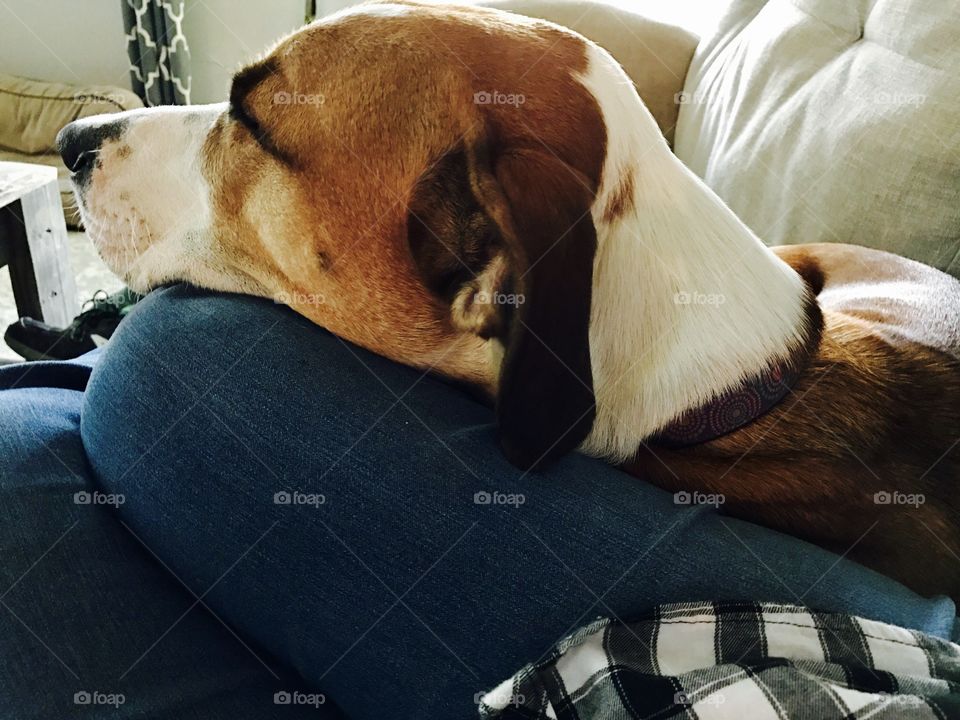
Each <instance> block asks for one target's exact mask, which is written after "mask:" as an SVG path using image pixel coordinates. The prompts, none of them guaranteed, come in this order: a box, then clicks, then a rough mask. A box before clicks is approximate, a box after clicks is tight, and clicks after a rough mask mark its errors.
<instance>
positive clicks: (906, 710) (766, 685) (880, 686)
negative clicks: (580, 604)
mask: <svg viewBox="0 0 960 720" xmlns="http://www.w3.org/2000/svg"><path fill="white" fill-rule="evenodd" d="M479 702H480V716H481V718H484V719H485V720H493V719H494V718H496V720H533V719H536V720H545V719H546V718H555V719H556V720H640V719H646V720H662V719H665V718H687V719H689V720H721V719H722V720H829V719H830V718H844V719H846V720H867V718H870V719H871V720H894V719H896V720H903V719H906V720H914V719H915V718H916V719H918V720H919V719H921V718H922V719H923V720H936V719H939V720H945V719H947V718H960V646H958V645H954V644H952V643H949V642H946V641H944V640H940V639H937V638H933V637H930V636H928V635H924V634H923V633H920V632H916V631H913V630H906V629H904V628H900V627H895V626H893V625H886V624H884V623H881V622H875V621H872V620H864V619H862V618H858V617H852V616H849V615H839V614H833V613H821V612H816V611H813V610H810V609H809V608H805V607H799V606H795V605H772V604H761V603H699V604H681V605H664V606H661V607H659V608H657V609H656V610H655V611H654V612H652V613H651V614H649V615H647V616H645V617H641V618H639V619H636V620H633V621H631V622H619V621H616V620H610V619H601V620H597V621H596V622H594V623H592V624H591V625H589V626H587V627H584V628H582V629H580V630H578V631H577V632H575V633H573V634H572V635H570V636H569V637H567V638H566V639H564V640H562V641H561V642H560V643H559V644H558V645H557V646H556V648H555V649H554V650H553V652H552V653H551V655H550V657H548V658H546V659H545V660H543V661H541V662H538V663H536V664H535V665H529V666H527V667H525V668H524V669H523V670H521V671H520V672H519V673H517V675H515V676H514V677H512V678H510V679H509V680H507V681H506V682H504V683H502V684H501V685H500V686H499V687H497V688H496V689H494V690H491V691H490V692H489V693H486V694H485V695H482V696H481V697H480V698H479Z"/></svg>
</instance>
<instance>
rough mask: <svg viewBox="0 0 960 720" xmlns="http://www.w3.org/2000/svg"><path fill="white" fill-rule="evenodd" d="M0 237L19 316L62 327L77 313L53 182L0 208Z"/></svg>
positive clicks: (58, 199)
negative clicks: (0, 235)
mask: <svg viewBox="0 0 960 720" xmlns="http://www.w3.org/2000/svg"><path fill="white" fill-rule="evenodd" d="M0 234H2V235H3V240H4V245H5V246H6V247H5V250H6V252H5V253H4V254H5V256H6V257H5V259H6V261H7V262H8V263H9V266H10V283H11V285H13V297H14V299H15V300H16V302H17V312H18V313H19V314H20V316H21V317H22V316H25V315H26V316H29V317H32V318H34V319H36V320H42V321H43V322H46V323H49V324H50V325H54V326H56V327H66V326H67V325H69V324H70V321H71V320H72V319H73V317H74V316H75V315H76V314H77V310H78V307H77V287H76V281H75V279H74V276H73V270H72V269H71V268H70V257H69V251H68V249H67V225H66V222H65V221H64V219H63V210H62V209H61V206H60V190H59V188H58V186H57V182H56V181H52V182H49V183H47V184H46V185H42V186H40V187H38V188H36V189H35V190H31V191H30V192H28V193H26V194H25V195H23V196H22V197H21V198H20V199H19V200H17V201H15V202H13V203H10V204H9V205H7V206H6V207H4V208H2V209H0Z"/></svg>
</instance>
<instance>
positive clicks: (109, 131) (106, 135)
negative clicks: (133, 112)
mask: <svg viewBox="0 0 960 720" xmlns="http://www.w3.org/2000/svg"><path fill="white" fill-rule="evenodd" d="M125 125H126V122H125V121H123V120H114V119H109V118H104V119H103V120H99V119H98V118H88V119H84V120H75V121H73V122H72V123H69V124H67V125H65V126H64V127H63V128H62V129H61V130H60V132H59V133H57V150H58V151H59V152H60V157H61V158H63V163H64V165H66V166H67V169H68V170H71V171H72V172H75V173H85V172H86V171H88V170H89V169H90V168H91V167H93V163H94V161H95V160H96V157H97V152H98V151H99V150H100V146H101V145H103V143H104V141H106V140H112V139H115V138H117V137H119V136H120V135H121V134H122V133H123V130H124V126H125Z"/></svg>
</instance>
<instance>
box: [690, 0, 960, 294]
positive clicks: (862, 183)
mask: <svg viewBox="0 0 960 720" xmlns="http://www.w3.org/2000/svg"><path fill="white" fill-rule="evenodd" d="M958 38H960V5H958V4H957V3H955V2H943V0H734V1H733V2H732V3H731V5H730V7H729V9H728V10H727V12H726V14H725V15H724V17H723V18H722V20H721V22H720V25H719V27H718V29H717V31H716V33H715V34H714V35H713V36H712V37H709V38H705V39H704V41H703V42H702V43H701V44H700V46H699V47H698V48H697V52H696V55H695V56H694V60H693V64H692V65H691V67H690V71H689V73H688V75H687V80H686V84H685V88H684V93H683V96H682V97H681V98H679V101H680V102H681V103H682V106H681V109H680V116H679V120H678V125H677V132H676V142H675V149H676V153H677V155H678V156H679V157H680V158H681V159H682V160H683V161H684V162H685V163H686V164H687V165H688V166H689V167H690V168H692V169H693V170H694V172H696V173H698V174H699V175H700V176H701V177H703V178H704V179H705V180H706V182H707V183H708V184H709V185H710V186H711V187H712V188H713V189H714V190H715V191H716V192H717V193H718V194H719V195H720V196H721V197H722V198H723V199H724V200H725V201H726V202H727V203H728V204H729V205H730V206H731V207H732V208H733V210H734V211H735V212H737V213H738V214H739V215H740V217H741V218H743V220H744V221H745V222H746V223H747V224H748V225H750V226H751V227H752V229H753V230H754V232H756V233H757V234H758V235H759V236H760V237H761V238H763V239H764V240H765V241H766V242H768V243H769V244H771V245H777V244H794V243H803V242H831V241H832V242H851V243H857V244H861V245H869V246H871V247H876V248H881V249H884V250H889V251H891V252H895V253H898V254H901V255H905V256H907V257H911V258H914V259H916V260H920V261H922V262H926V263H929V264H930V265H933V266H935V267H938V268H941V269H943V270H947V271H948V272H951V273H953V274H954V275H960V72H958V70H960V42H958Z"/></svg>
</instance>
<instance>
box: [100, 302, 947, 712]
mask: <svg viewBox="0 0 960 720" xmlns="http://www.w3.org/2000/svg"><path fill="white" fill-rule="evenodd" d="M491 420H492V413H491V412H490V411H489V410H488V409H487V408H485V407H483V406H481V405H479V404H477V403H476V402H474V401H473V400H471V399H469V398H467V397H466V396H465V395H464V394H462V393H461V392H460V391H458V390H456V389H454V388H452V387H451V386H449V385H446V384H444V383H442V382H439V381H437V380H436V379H434V378H431V377H425V376H424V375H423V373H421V372H418V371H415V370H411V369H409V368H405V367H400V366H397V365H395V364H393V363H391V362H389V361H387V360H384V359H382V358H379V357H376V356H373V355H371V354H370V353H367V352H363V351H361V350H359V349H357V348H355V347H352V346H349V345H347V344H346V343H344V342H342V341H340V340H339V339H337V338H335V337H333V336H331V335H330V334H328V333H327V332H325V331H323V330H321V329H320V328H317V327H315V326H313V325H311V324H310V323H309V322H308V321H307V320H305V319H303V318H301V317H299V316H298V315H296V314H294V313H293V312H292V311H290V310H288V309H286V308H284V307H281V306H276V305H273V304H271V303H269V302H267V301H263V300H257V299H254V298H246V297H240V296H223V295H214V294H207V293H204V292H201V291H197V290H194V289H190V288H186V287H183V286H178V287H173V288H168V289H164V290H162V291H159V292H155V293H154V294H153V295H152V296H151V297H149V298H148V299H147V300H146V301H144V302H143V303H141V306H140V307H139V308H138V309H137V310H136V311H135V312H134V313H133V315H132V316H131V317H130V318H129V320H128V321H127V322H126V323H125V324H124V325H123V326H122V327H121V329H120V331H119V333H118V334H117V336H115V337H114V339H113V340H112V342H111V347H110V348H109V350H108V352H107V353H106V355H105V357H104V358H103V361H102V362H101V364H100V365H99V366H98V367H97V369H96V370H95V372H94V375H93V377H92V379H91V383H90V387H89V389H88V392H87V399H86V404H85V406H84V411H83V418H82V431H83V438H84V443H85V445H86V447H87V451H88V454H89V457H90V460H91V463H92V466H93V468H94V470H95V472H96V474H97V475H98V477H99V479H100V481H101V482H102V484H103V489H104V490H105V491H107V492H117V493H124V494H125V495H126V498H127V502H126V503H125V504H124V505H123V506H121V507H120V508H119V512H120V514H121V515H122V516H123V517H124V519H125V521H126V522H128V523H129V524H130V525H131V526H132V527H133V528H134V530H135V531H136V532H137V533H138V534H139V535H141V536H142V537H143V538H144V540H145V541H146V542H147V543H148V544H149V545H150V546H151V547H153V548H154V549H155V550H156V551H157V552H158V554H160V555H161V556H162V557H163V558H164V559H165V560H166V561H167V562H168V563H169V564H170V565H171V567H172V568H173V569H174V571H175V572H177V573H178V574H179V575H181V576H182V577H183V578H184V579H185V580H186V582H187V583H188V584H190V585H191V587H195V588H209V592H208V595H207V596H206V600H207V601H208V602H209V603H210V605H211V606H212V607H213V608H214V609H216V611H217V612H219V613H221V614H222V615H223V617H225V618H227V619H228V620H229V621H230V622H231V623H233V624H234V626H235V627H237V628H238V630H240V631H241V632H242V633H244V634H245V635H248V636H249V637H251V638H253V639H254V640H255V641H256V642H257V643H258V644H259V645H261V646H263V647H265V648H268V649H270V650H271V651H272V652H273V653H275V654H276V655H277V656H278V657H280V658H283V659H285V660H286V661H287V662H289V663H290V664H291V665H292V666H294V667H295V668H296V669H297V670H298V671H299V672H300V673H301V674H302V675H303V676H304V677H306V678H307V679H308V680H310V681H311V682H313V683H314V684H315V685H316V687H317V688H318V689H319V690H322V691H324V692H327V693H328V694H329V695H330V696H331V697H332V698H333V699H334V700H336V701H337V702H338V703H339V704H340V705H341V706H342V707H343V709H344V710H345V712H346V714H347V715H348V716H349V717H350V718H352V720H381V719H382V718H383V717H386V716H389V717H391V718H396V719H397V720H406V719H408V718H410V719H412V718H418V719H419V718H427V717H430V718H440V717H442V718H444V719H445V720H459V719H461V718H463V719H466V718H469V717H472V716H473V715H474V714H475V710H476V709H475V707H474V706H473V698H474V693H476V692H477V691H479V690H481V689H484V688H489V687H491V686H493V685H495V684H497V683H499V682H500V681H501V680H503V679H504V678H506V677H508V676H509V675H510V674H512V673H513V672H515V671H516V670H517V669H519V668H520V667H521V666H522V665H523V664H525V663H527V662H530V661H533V660H536V659H537V658H538V657H539V656H540V655H541V654H542V653H544V652H545V651H546V650H547V649H548V648H549V647H550V645H551V644H552V643H553V642H555V641H556V640H557V639H558V638H559V637H560V636H561V635H563V634H564V633H566V632H567V631H569V630H571V629H573V628H574V627H575V626H577V625H579V624H584V623H586V622H587V621H589V620H591V619H593V618H594V617H595V616H596V615H611V614H616V615H617V616H619V617H621V618H628V617H629V616H630V615H633V614H636V613H639V612H641V611H644V610H647V609H649V608H650V607H651V606H653V605H655V604H659V603H664V602H673V601H693V600H730V599H750V600H768V601H782V602H800V603H806V604H809V605H812V606H814V607H818V608H822V609H826V610H834V611H843V612H849V613H855V614H859V615H864V616H867V617H871V618H877V619H881V620H886V621H890V622H894V623H898V624H901V625H905V626H908V627H912V628H919V629H923V630H926V631H928V632H932V633H936V634H939V635H945V634H946V633H948V632H949V629H950V625H951V623H952V618H953V610H954V608H953V604H952V602H950V601H949V600H946V599H939V600H924V599H921V598H919V597H917V596H916V595H914V594H912V593H910V592H909V591H907V590H906V589H904V588H903V587H902V586H900V585H897V584H896V583H894V582H892V581H890V580H887V579H885V578H882V577H880V576H878V575H876V574H874V573H872V572H870V571H868V570H865V569H863V568H861V567H859V566H856V565H853V564H852V563H849V562H846V561H844V560H842V559H840V558H838V557H836V556H834V555H832V554H830V553H827V552H825V551H822V550H819V549H817V548H814V547H812V546H810V545H808V544H806V543H803V542H800V541H797V540H794V539H791V538H787V537H785V536H782V535H778V534H777V533H774V532H771V531H767V530H764V529H762V528H758V527H755V526H753V525H750V524H747V523H743V522H738V521H735V520H731V519H728V518H724V517H722V516H720V515H718V514H716V513H714V512H712V511H709V510H706V509H703V508H690V507H682V506H676V505H674V504H673V502H672V497H671V496H670V495H669V494H667V493H664V492H662V491H660V490H657V489H654V488H652V487H650V486H648V485H646V484H645V483H643V482H640V481H638V480H636V479H635V478H632V477H629V476H628V475H626V474H624V473H622V472H620V471H618V470H616V469H614V468H611V467H609V466H607V465H606V464H604V463H602V462H599V461H597V460H593V459H589V458H586V457H583V456H580V455H577V454H574V455H571V456H569V457H567V458H565V459H563V460H562V461H561V462H559V463H557V464H556V465H555V466H553V467H552V468H550V469H549V470H548V471H546V472H543V473H538V474H527V473H523V472H520V471H518V470H517V469H516V468H514V467H512V466H511V465H509V464H508V463H507V462H506V460H504V458H503V457H502V456H501V454H500V452H499V450H498V449H497V446H496V443H495V441H494V432H493V427H492V425H491ZM387 709H389V713H387V712H386V711H387Z"/></svg>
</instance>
